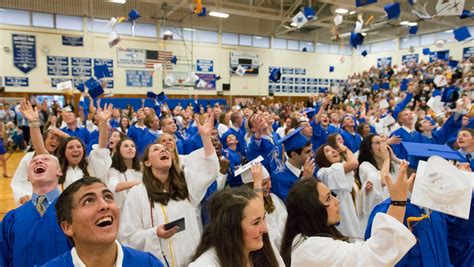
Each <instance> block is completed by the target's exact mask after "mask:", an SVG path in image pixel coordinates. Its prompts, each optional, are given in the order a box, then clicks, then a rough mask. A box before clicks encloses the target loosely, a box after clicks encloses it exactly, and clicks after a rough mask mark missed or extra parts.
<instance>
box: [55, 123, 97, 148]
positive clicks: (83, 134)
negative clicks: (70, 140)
mask: <svg viewBox="0 0 474 267" xmlns="http://www.w3.org/2000/svg"><path fill="white" fill-rule="evenodd" d="M61 131H63V132H65V133H67V134H69V135H70V136H74V137H77V138H79V139H81V140H82V142H83V143H84V145H86V146H87V145H88V144H89V142H90V141H91V134H90V133H89V130H87V129H86V128H84V127H77V128H76V130H74V131H73V130H71V129H69V128H68V127H63V128H62V129H61Z"/></svg>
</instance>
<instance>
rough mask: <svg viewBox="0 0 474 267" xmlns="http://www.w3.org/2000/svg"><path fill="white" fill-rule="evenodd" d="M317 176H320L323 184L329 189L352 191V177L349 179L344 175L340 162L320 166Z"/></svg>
mask: <svg viewBox="0 0 474 267" xmlns="http://www.w3.org/2000/svg"><path fill="white" fill-rule="evenodd" d="M318 177H319V178H321V180H322V181H323V182H324V184H326V185H327V186H328V187H329V188H330V189H331V190H341V191H348V192H351V191H352V186H353V184H354V181H353V180H354V179H349V178H348V177H347V176H346V173H345V172H344V165H343V164H342V163H334V164H332V165H331V167H329V168H321V169H320V170H319V171H318ZM351 180H352V181H351Z"/></svg>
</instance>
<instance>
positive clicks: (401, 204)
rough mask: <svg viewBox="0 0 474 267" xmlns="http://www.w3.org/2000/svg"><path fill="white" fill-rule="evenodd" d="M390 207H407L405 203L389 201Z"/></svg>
mask: <svg viewBox="0 0 474 267" xmlns="http://www.w3.org/2000/svg"><path fill="white" fill-rule="evenodd" d="M390 205H393V206H400V207H406V205H407V201H406V200H405V201H397V200H392V201H390Z"/></svg>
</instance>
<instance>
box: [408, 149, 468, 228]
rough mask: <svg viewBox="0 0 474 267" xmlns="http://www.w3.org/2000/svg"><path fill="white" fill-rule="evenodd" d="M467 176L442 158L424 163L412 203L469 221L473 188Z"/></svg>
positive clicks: (420, 162)
mask: <svg viewBox="0 0 474 267" xmlns="http://www.w3.org/2000/svg"><path fill="white" fill-rule="evenodd" d="M467 174H468V173H467V172H463V171H461V170H459V169H458V168H457V167H456V166H454V165H453V164H452V163H451V162H449V161H447V160H445V159H443V158H441V157H439V156H432V157H430V158H429V159H428V161H427V162H426V161H422V160H420V161H419V163H418V168H417V170H416V179H415V185H414V187H413V192H412V197H411V203H413V204H415V205H418V206H420V207H424V208H427V209H432V210H436V211H439V212H442V213H446V214H449V215H452V216H456V217H459V218H462V219H466V220H467V219H468V218H469V212H470V208H471V199H472V197H471V194H472V188H473V187H472V181H471V180H472V176H471V175H467Z"/></svg>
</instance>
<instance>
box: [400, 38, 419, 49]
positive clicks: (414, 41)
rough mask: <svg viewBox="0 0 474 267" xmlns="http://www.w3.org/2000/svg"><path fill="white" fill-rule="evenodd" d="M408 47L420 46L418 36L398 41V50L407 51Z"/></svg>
mask: <svg viewBox="0 0 474 267" xmlns="http://www.w3.org/2000/svg"><path fill="white" fill-rule="evenodd" d="M410 46H413V47H417V46H420V37H419V36H410V37H408V38H403V39H400V49H408V48H410Z"/></svg>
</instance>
